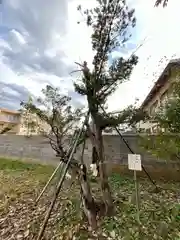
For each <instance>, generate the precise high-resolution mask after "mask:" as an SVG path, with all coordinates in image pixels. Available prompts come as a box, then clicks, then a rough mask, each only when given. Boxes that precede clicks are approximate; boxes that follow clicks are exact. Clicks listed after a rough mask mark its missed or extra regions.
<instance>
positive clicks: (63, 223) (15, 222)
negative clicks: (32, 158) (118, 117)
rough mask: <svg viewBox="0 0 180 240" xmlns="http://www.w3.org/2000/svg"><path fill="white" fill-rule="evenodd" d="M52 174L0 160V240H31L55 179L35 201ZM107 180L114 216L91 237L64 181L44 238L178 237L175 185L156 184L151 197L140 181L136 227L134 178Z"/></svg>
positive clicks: (75, 192)
mask: <svg viewBox="0 0 180 240" xmlns="http://www.w3.org/2000/svg"><path fill="white" fill-rule="evenodd" d="M52 172H53V167H52V166H41V165H38V164H27V163H21V162H19V161H11V160H9V161H8V160H5V159H0V236H1V237H0V239H2V240H15V239H29V240H30V239H36V236H37V232H38V230H39V227H40V224H41V223H42V221H43V218H44V214H45V211H46V209H47V207H48V206H49V203H50V199H51V196H52V193H53V189H54V188H53V186H54V184H55V181H54V182H53V183H52V185H51V187H50V189H49V191H48V193H46V194H45V195H44V196H43V198H42V199H41V201H40V203H39V204H38V206H35V205H34V201H35V199H36V197H37V195H38V194H39V192H40V190H41V189H42V187H43V186H44V184H45V183H46V181H47V179H48V177H49V176H50V175H51V173H52ZM110 182H111V186H112V189H113V195H114V199H115V201H114V204H115V205H116V209H117V213H116V216H114V217H112V218H106V219H104V220H101V221H100V222H99V224H100V227H99V230H98V231H97V232H96V233H91V232H88V230H87V229H88V227H87V224H86V223H85V222H82V220H81V211H80V206H79V205H80V203H79V188H78V187H77V186H76V185H74V186H73V187H72V189H71V190H68V186H69V185H68V182H66V183H65V186H64V189H63V191H62V192H61V195H60V197H59V199H58V201H57V204H56V206H55V209H54V211H53V213H52V216H51V219H50V221H49V224H48V228H47V230H46V233H45V238H44V239H46V240H53V239H58V240H59V239H82V240H83V239H86V240H87V239H98V240H100V239H124V240H131V239H137V240H140V239H144V240H148V239H157V240H160V239H172V240H179V239H180V212H179V209H180V205H179V202H180V193H179V189H180V184H179V183H172V182H171V183H170V182H159V185H160V186H161V188H162V189H163V190H162V191H161V192H159V193H155V192H153V186H152V185H151V184H150V183H149V182H148V181H147V180H145V179H143V180H140V182H139V185H140V199H141V202H140V220H141V223H140V224H139V223H138V221H137V219H136V206H135V201H134V184H133V180H132V179H131V178H126V177H120V176H119V174H115V175H113V176H112V177H111V178H110ZM92 186H93V192H94V195H95V196H96V195H100V194H99V191H98V189H97V184H96V183H95V182H94V181H92ZM73 237H74V238H73Z"/></svg>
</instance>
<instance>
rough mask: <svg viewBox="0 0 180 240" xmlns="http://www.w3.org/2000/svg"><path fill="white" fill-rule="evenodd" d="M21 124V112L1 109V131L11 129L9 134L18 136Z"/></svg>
mask: <svg viewBox="0 0 180 240" xmlns="http://www.w3.org/2000/svg"><path fill="white" fill-rule="evenodd" d="M20 123H21V114H20V112H19V111H11V110H9V109H4V108H0V131H2V130H4V129H6V128H9V131H8V132H7V133H8V134H18V133H19V131H20Z"/></svg>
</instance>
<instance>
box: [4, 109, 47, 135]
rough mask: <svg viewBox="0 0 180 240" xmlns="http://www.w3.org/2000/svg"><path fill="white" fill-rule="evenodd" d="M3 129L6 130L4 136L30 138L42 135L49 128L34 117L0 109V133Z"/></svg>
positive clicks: (29, 114)
mask: <svg viewBox="0 0 180 240" xmlns="http://www.w3.org/2000/svg"><path fill="white" fill-rule="evenodd" d="M4 129H8V131H5V132H4V134H16V135H26V136H30V135H42V134H44V133H47V132H48V131H49V129H50V128H49V126H48V125H47V124H46V123H44V122H42V121H41V120H40V119H39V118H38V117H37V116H36V115H33V114H31V113H24V112H21V111H12V110H9V109H3V108H0V132H1V131H3V130H4Z"/></svg>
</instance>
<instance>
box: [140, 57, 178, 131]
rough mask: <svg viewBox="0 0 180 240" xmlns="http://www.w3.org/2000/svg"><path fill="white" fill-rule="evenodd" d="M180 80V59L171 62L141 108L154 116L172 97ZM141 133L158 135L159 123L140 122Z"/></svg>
mask: <svg viewBox="0 0 180 240" xmlns="http://www.w3.org/2000/svg"><path fill="white" fill-rule="evenodd" d="M179 80H180V59H175V60H171V61H170V62H169V63H168V64H167V66H166V68H165V69H164V71H163V72H162V74H161V75H160V77H159V78H158V80H157V81H156V83H155V84H154V86H153V88H152V89H151V91H150V92H149V94H148V95H147V97H146V98H145V100H144V101H143V103H142V105H141V108H142V109H143V110H145V111H146V112H148V114H149V116H153V114H155V113H156V112H157V111H158V109H159V107H160V106H162V107H163V105H164V104H165V103H166V102H167V101H168V99H170V98H171V97H172V92H173V84H174V83H175V82H176V81H179ZM137 127H138V128H139V129H141V131H143V132H148V133H156V132H157V131H158V124H157V122H153V121H151V122H150V121H147V122H140V123H139V124H138V126H137Z"/></svg>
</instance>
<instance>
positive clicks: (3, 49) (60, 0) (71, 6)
mask: <svg viewBox="0 0 180 240" xmlns="http://www.w3.org/2000/svg"><path fill="white" fill-rule="evenodd" d="M84 2H85V3H84ZM95 2H96V1H95V0H86V1H84V0H69V1H68V0H52V1H44V0H31V1H29V0H4V2H3V5H2V6H1V11H2V23H1V27H0V56H1V58H0V75H1V80H0V81H1V82H4V83H6V84H9V85H8V86H6V88H5V86H4V88H5V89H7V87H8V88H9V87H10V86H11V85H12V84H14V83H16V84H18V85H20V86H21V87H22V88H23V87H26V88H27V89H28V90H29V91H30V92H32V93H33V94H35V95H39V94H40V90H41V88H42V87H43V86H44V85H45V84H46V83H52V84H54V85H56V86H60V87H61V89H62V91H64V92H70V93H71V95H73V94H72V77H71V76H70V75H69V73H70V72H71V71H72V70H74V69H75V68H76V65H75V64H74V62H75V61H77V62H82V61H84V60H86V61H88V63H91V61H92V58H93V53H92V51H91V40H90V34H91V30H90V29H88V28H87V27H86V25H85V24H83V23H82V21H83V19H82V16H81V15H79V14H78V12H77V10H76V7H77V5H78V4H82V5H84V6H85V7H86V8H88V7H93V6H94V4H95ZM129 2H130V4H131V5H132V6H134V7H135V9H136V16H137V28H136V30H135V31H133V39H132V40H131V46H130V45H129V47H132V48H133V47H134V42H136V43H140V42H141V41H142V40H143V39H144V37H146V36H147V37H148V39H147V41H146V43H145V44H144V46H143V47H142V48H140V49H139V51H138V55H139V63H138V65H137V66H136V67H135V69H134V71H133V74H132V76H131V81H130V82H128V83H125V84H123V85H121V86H120V87H119V89H118V90H117V92H116V93H115V94H114V95H113V96H112V97H111V98H110V101H109V107H110V108H111V109H112V110H114V109H118V108H121V107H124V106H126V105H128V104H130V103H133V101H134V99H135V98H136V97H137V98H140V100H143V98H144V97H145V95H146V94H147V93H148V91H149V87H150V86H152V83H153V81H154V80H155V76H153V73H154V72H157V70H159V71H161V69H160V68H159V67H158V66H157V64H158V61H159V60H160V59H161V58H162V56H164V55H165V56H167V57H168V59H169V58H170V56H171V55H173V54H174V53H177V55H178V54H179V40H180V30H179V28H178V23H179V20H180V15H179V11H178V9H179V7H180V2H179V0H174V1H170V2H169V4H168V7H167V8H166V9H162V8H161V7H160V8H157V9H155V8H154V1H152V0H147V1H144V0H129ZM79 20H80V21H81V24H79V25H78V24H77V21H79ZM117 54H118V53H117V52H116V53H114V56H115V55H117ZM148 58H149V59H148ZM160 65H161V67H163V64H160ZM23 89H24V88H23ZM16 90H17V88H16ZM21 90H22V89H21ZM13 91H15V90H13ZM13 91H12V95H13ZM21 92H22V91H21ZM14 95H15V94H14ZM9 97H10V96H8V98H9ZM23 97H24V96H23ZM19 98H21V96H19ZM76 98H77V96H76ZM4 99H5V100H4V101H7V98H4ZM16 100H17V98H16ZM79 101H80V100H79ZM1 103H3V104H5V103H4V102H3V100H2V99H1V102H0V105H1ZM16 104H17V103H16ZM13 106H14V107H15V103H14V105H13ZM17 108H18V106H17Z"/></svg>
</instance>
